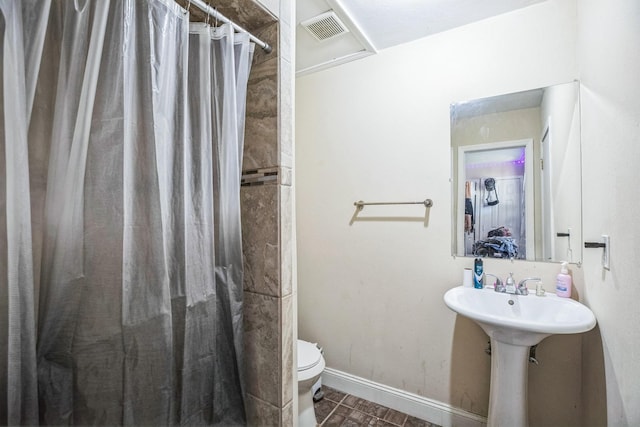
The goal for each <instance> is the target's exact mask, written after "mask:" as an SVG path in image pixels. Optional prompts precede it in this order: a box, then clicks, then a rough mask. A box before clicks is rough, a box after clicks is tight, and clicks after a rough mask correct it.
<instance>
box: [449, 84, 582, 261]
mask: <svg viewBox="0 0 640 427" xmlns="http://www.w3.org/2000/svg"><path fill="white" fill-rule="evenodd" d="M579 86H580V85H579V83H578V82H571V83H565V84H559V85H554V86H549V87H545V88H539V89H533V90H527V91H523V92H517V93H510V94H506V95H499V96H494V97H490V98H482V99H476V100H472V101H465V102H458V103H454V104H452V105H451V153H452V158H453V161H452V174H451V176H452V181H451V182H452V183H453V186H452V190H453V199H452V200H453V214H454V218H455V219H454V221H453V230H452V236H453V238H452V245H453V254H454V256H469V257H478V256H480V257H491V258H505V259H523V260H531V261H555V262H557V261H568V262H572V263H580V262H581V261H582V248H581V244H582V210H581V206H582V193H581V178H580V177H581V161H580V158H581V154H580V102H579V92H580V87H579Z"/></svg>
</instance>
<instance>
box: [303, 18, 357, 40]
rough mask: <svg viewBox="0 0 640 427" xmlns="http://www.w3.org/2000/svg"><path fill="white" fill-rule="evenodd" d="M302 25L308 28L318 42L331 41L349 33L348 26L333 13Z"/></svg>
mask: <svg viewBox="0 0 640 427" xmlns="http://www.w3.org/2000/svg"><path fill="white" fill-rule="evenodd" d="M300 25H302V26H303V27H304V28H306V29H307V31H309V33H311V35H312V36H313V37H315V38H316V40H318V41H325V40H329V39H332V38H334V37H336V36H339V35H341V34H345V33H348V32H349V29H347V26H346V25H344V24H343V23H342V21H341V20H340V18H338V16H337V15H336V14H335V12H333V11H329V12H325V13H323V14H321V15H318V16H315V17H313V18H311V19H307V20H306V21H303V22H301V23H300Z"/></svg>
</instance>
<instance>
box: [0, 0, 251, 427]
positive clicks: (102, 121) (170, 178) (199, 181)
mask: <svg viewBox="0 0 640 427" xmlns="http://www.w3.org/2000/svg"><path fill="white" fill-rule="evenodd" d="M0 12H1V16H0V49H1V51H0V61H2V64H1V66H0V73H1V75H0V79H1V80H2V85H1V86H2V87H1V88H0V100H1V102H0V108H1V109H2V114H0V281H1V282H2V283H1V286H0V349H3V350H1V353H0V363H2V366H1V367H0V387H1V389H0V390H1V394H0V395H1V396H2V399H1V401H0V424H11V425H19V424H30V425H33V424H38V423H42V424H55V425H70V424H82V425H84V424H86V425H89V424H92V425H93V424H102V425H105V424H106V425H121V424H122V425H176V424H191V425H193V424H195V425H207V424H220V425H241V424H244V423H245V414H244V399H243V396H244V390H243V373H242V372H243V370H242V367H243V359H242V247H241V234H240V233H241V230H240V176H241V166H242V165H241V162H242V149H243V129H244V111H245V101H246V86H247V81H248V75H249V70H250V64H251V59H252V54H253V45H252V44H251V43H249V40H248V37H246V35H238V34H234V32H233V30H232V28H231V27H229V26H227V25H224V26H222V27H220V28H215V29H213V28H210V27H208V26H206V25H201V24H191V26H190V25H189V19H188V18H189V17H188V14H186V12H185V11H184V10H183V9H181V8H180V7H179V6H178V5H177V4H175V3H174V2H172V1H170V0H0ZM4 349H6V351H5V350H4Z"/></svg>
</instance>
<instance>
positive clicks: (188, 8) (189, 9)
mask: <svg viewBox="0 0 640 427" xmlns="http://www.w3.org/2000/svg"><path fill="white" fill-rule="evenodd" d="M189 12H191V0H189V4H187V13H189Z"/></svg>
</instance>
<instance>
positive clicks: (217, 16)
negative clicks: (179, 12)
mask: <svg viewBox="0 0 640 427" xmlns="http://www.w3.org/2000/svg"><path fill="white" fill-rule="evenodd" d="M189 4H193V5H195V6H197V7H198V9H200V10H202V11H203V12H205V13H206V14H208V15H209V16H211V17H212V18H214V19H217V20H219V21H222V22H224V23H226V24H231V26H232V27H233V29H234V30H236V31H238V32H239V33H247V34H249V38H250V39H251V41H253V42H254V43H255V44H257V45H258V46H260V47H261V48H262V49H263V50H264V51H265V52H266V53H271V51H272V50H273V49H272V48H271V45H269V43H266V42H263V41H262V40H260V39H259V38H257V37H256V36H254V35H253V34H251V33H250V32H249V31H247V30H245V29H244V28H242V27H241V26H240V25H238V24H236V23H235V22H233V21H232V20H231V19H229V18H227V17H226V16H224V15H223V14H221V13H220V12H218V11H217V10H215V9H214V8H212V7H211V6H210V5H208V4H207V3H205V2H204V1H202V0H190V1H189Z"/></svg>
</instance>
